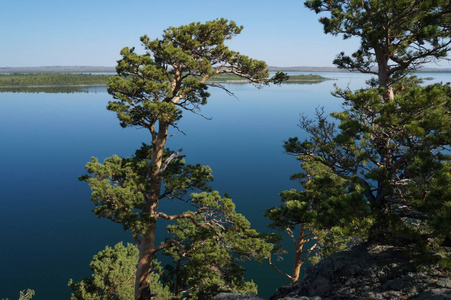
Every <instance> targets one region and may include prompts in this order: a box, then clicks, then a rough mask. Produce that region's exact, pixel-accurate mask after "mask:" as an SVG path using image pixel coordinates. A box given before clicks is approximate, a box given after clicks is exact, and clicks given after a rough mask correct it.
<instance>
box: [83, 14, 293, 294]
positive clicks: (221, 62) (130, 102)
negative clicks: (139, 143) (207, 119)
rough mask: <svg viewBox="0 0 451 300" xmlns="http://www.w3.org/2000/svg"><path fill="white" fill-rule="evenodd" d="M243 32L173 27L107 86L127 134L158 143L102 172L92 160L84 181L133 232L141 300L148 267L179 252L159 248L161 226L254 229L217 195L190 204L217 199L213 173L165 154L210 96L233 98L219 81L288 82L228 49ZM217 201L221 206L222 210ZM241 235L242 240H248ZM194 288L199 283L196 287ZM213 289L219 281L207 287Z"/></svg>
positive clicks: (222, 23) (209, 25) (219, 23)
mask: <svg viewBox="0 0 451 300" xmlns="http://www.w3.org/2000/svg"><path fill="white" fill-rule="evenodd" d="M241 30H242V27H240V26H237V25H236V24H235V23H234V22H233V21H230V22H229V21H227V20H225V19H217V20H214V21H209V22H205V23H191V24H189V25H185V26H180V27H170V28H168V29H167V30H165V31H164V34H163V36H162V38H161V39H154V40H152V39H150V38H149V37H147V36H143V37H141V42H142V44H143V46H144V52H145V53H144V54H138V53H136V52H135V49H134V48H131V49H130V48H124V49H122V51H121V55H122V59H121V60H119V61H118V65H117V67H116V71H117V76H114V77H112V78H110V79H109V81H108V92H109V93H110V94H111V95H112V96H113V98H114V100H115V101H110V102H109V104H108V106H107V109H109V110H111V111H114V112H116V114H117V117H118V119H119V121H120V125H121V126H123V127H129V126H138V127H143V128H146V129H147V130H149V133H150V136H151V141H152V143H151V145H150V146H143V148H141V149H140V150H138V151H137V152H136V154H135V156H134V157H132V158H120V157H117V156H112V157H110V158H107V159H106V160H105V161H104V163H103V164H102V163H99V162H98V160H97V159H96V158H93V159H92V160H91V162H89V163H88V164H87V165H86V168H87V170H88V174H87V175H85V176H82V177H81V178H80V179H82V180H86V181H87V182H88V183H89V184H90V187H91V189H92V201H93V203H94V205H95V206H96V208H95V209H94V213H95V214H96V215H98V216H99V217H105V218H108V219H110V220H112V221H114V222H117V223H121V224H122V225H123V226H124V229H127V230H130V231H131V233H132V236H133V239H134V241H135V242H136V243H137V245H139V247H138V249H139V250H140V259H139V261H138V265H137V271H136V278H137V280H136V287H135V291H136V295H135V298H137V299H149V298H150V295H151V294H150V292H149V290H150V289H149V280H150V278H151V271H152V270H151V269H150V268H149V266H150V264H149V262H152V261H153V258H154V255H155V254H156V253H157V252H158V251H161V250H165V249H166V250H167V249H169V248H171V247H173V246H174V245H178V244H180V242H179V241H177V240H176V239H168V240H166V241H165V242H164V243H162V244H160V245H156V244H155V241H156V236H155V232H156V225H157V223H158V221H159V220H160V219H165V220H168V221H174V220H178V221H181V220H184V221H186V222H188V223H189V222H191V223H192V225H194V226H196V227H199V228H207V229H209V230H210V231H212V232H216V233H217V232H218V230H219V229H224V230H225V228H224V225H223V223H224V222H225V223H227V222H230V219H229V218H231V217H232V216H233V220H234V223H236V224H234V226H244V224H247V226H248V223H246V222H247V221H246V220H245V219H244V217H242V216H241V217H238V216H235V215H234V214H232V215H229V214H230V213H231V212H232V211H233V210H234V206H233V203H232V202H231V201H229V200H227V201H226V200H221V199H218V195H217V193H214V192H213V193H200V194H191V196H190V197H189V195H188V193H190V192H209V191H210V188H209V187H208V185H207V183H208V182H209V181H211V179H212V176H211V170H210V168H209V167H206V166H201V165H185V163H184V161H183V160H182V159H181V156H180V155H179V153H180V151H181V149H180V150H179V151H177V152H171V151H169V150H167V149H166V143H167V139H168V137H169V128H170V127H171V126H172V127H175V128H177V129H178V127H177V122H178V121H179V120H180V119H181V117H182V112H183V111H184V110H188V111H191V112H195V113H198V112H199V110H200V107H201V106H202V105H205V104H206V103H207V99H208V97H209V96H210V94H209V93H208V88H209V87H210V86H213V87H219V88H222V89H224V90H225V91H227V92H229V91H228V90H227V89H226V88H225V87H223V86H221V85H218V84H215V83H209V82H208V80H209V79H211V78H212V77H214V76H216V75H220V74H234V75H237V76H239V77H242V78H246V79H247V80H249V81H250V82H252V83H254V84H256V85H258V86H260V85H263V84H268V83H269V82H275V83H278V82H280V81H282V80H283V79H285V76H284V74H281V73H278V74H276V76H275V77H274V78H272V79H269V78H268V75H269V72H268V69H267V67H266V64H265V63H264V62H263V61H258V60H254V59H251V58H249V57H247V56H243V55H241V54H240V53H238V52H235V51H231V50H230V49H229V48H228V47H227V46H225V45H224V42H225V41H227V40H229V39H231V38H232V37H233V36H234V35H236V34H239V33H240V32H241ZM229 93H230V92H229ZM163 199H179V200H182V201H184V202H187V203H188V204H191V205H192V207H194V209H195V211H194V212H187V213H178V212H177V211H176V214H174V215H169V214H167V213H165V212H162V211H160V210H159V207H160V206H159V204H160V201H161V200H163ZM218 201H219V203H222V204H221V205H222V206H220V207H218ZM200 216H204V217H207V218H208V220H202V221H199V220H198V219H197V218H198V217H200ZM230 228H234V227H233V226H232V227H230ZM238 228H239V227H237V229H236V231H237V233H236V234H237V235H239V234H243V232H242V231H240V230H239V229H238ZM249 230H250V229H249ZM224 234H225V233H224ZM247 234H250V231H249V232H247ZM195 237H196V236H193V237H192V238H193V239H194V238H195ZM243 240H245V239H243ZM243 243H244V242H243ZM196 250H197V249H196ZM247 250H250V248H248V249H247ZM224 255H225V254H224ZM224 258H225V257H224ZM229 258H231V256H229ZM199 262H201V261H199ZM199 267H205V265H201V266H199ZM235 271H236V272H237V276H238V277H235V278H237V280H241V279H242V276H241V277H240V275H239V274H240V272H241V271H239V270H235ZM220 273H221V274H222V272H220ZM221 276H222V275H221ZM231 276H232V277H233V276H235V275H231ZM221 280H224V279H221ZM226 281H227V280H226ZM229 281H230V280H229ZM189 284H190V285H194V284H195V283H193V282H192V281H190V283H189ZM213 284H216V281H215V283H213V282H212V283H209V284H208V285H209V286H211V285H213ZM239 284H241V283H239V282H238V283H236V284H235V285H234V286H238V285H239ZM205 291H206V290H205ZM210 292H211V291H210ZM210 292H208V293H210ZM206 293H207V292H206Z"/></svg>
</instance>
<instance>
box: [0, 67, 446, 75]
mask: <svg viewBox="0 0 451 300" xmlns="http://www.w3.org/2000/svg"><path fill="white" fill-rule="evenodd" d="M269 69H270V70H271V71H285V72H289V71H291V72H349V71H347V70H340V69H338V68H336V67H304V66H297V67H275V66H270V67H269ZM44 72H55V73H110V72H111V73H115V72H116V69H115V68H114V67H99V66H48V67H46V66H42V67H0V73H44ZM419 72H451V68H423V69H421V70H420V71H419Z"/></svg>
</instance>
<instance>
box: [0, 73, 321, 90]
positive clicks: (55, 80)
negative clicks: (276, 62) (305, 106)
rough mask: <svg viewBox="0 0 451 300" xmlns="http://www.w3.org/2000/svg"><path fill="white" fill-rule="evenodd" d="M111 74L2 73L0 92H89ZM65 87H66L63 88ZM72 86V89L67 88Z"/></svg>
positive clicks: (224, 77) (294, 79)
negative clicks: (84, 87) (87, 87)
mask: <svg viewBox="0 0 451 300" xmlns="http://www.w3.org/2000/svg"><path fill="white" fill-rule="evenodd" d="M111 76H112V75H110V74H85V73H78V74H77V73H13V74H0V92H25V93H40V92H44V93H68V92H69V93H80V92H87V91H85V90H83V89H82V88H80V87H79V86H106V84H107V81H108V78H110V77H111ZM325 80H329V79H328V78H324V77H322V76H320V75H313V74H309V75H290V76H289V79H288V80H287V81H286V82H285V83H296V84H313V83H320V82H322V81H325ZM209 82H221V83H247V82H248V81H247V80H246V79H243V78H240V77H238V76H236V75H233V74H221V75H218V76H217V78H212V79H210V80H209ZM62 87H64V89H61V88H62ZM67 88H70V90H66V89H67Z"/></svg>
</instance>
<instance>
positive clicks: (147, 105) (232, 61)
mask: <svg viewBox="0 0 451 300" xmlns="http://www.w3.org/2000/svg"><path fill="white" fill-rule="evenodd" d="M241 30H242V27H240V26H237V25H236V24H235V23H234V22H233V21H230V22H229V21H227V20H225V19H217V20H214V21H209V22H206V23H191V24H189V25H185V26H180V27H170V28H168V29H167V30H165V31H164V34H163V36H162V38H161V39H155V40H152V39H150V38H149V37H148V36H143V37H141V42H142V43H143V46H144V49H145V51H146V53H145V54H142V55H141V54H137V53H136V52H135V49H134V48H124V49H122V51H121V55H122V59H121V60H120V61H119V62H118V66H117V67H116V69H117V76H115V77H112V78H111V79H110V80H109V82H108V86H109V89H108V91H109V93H110V94H111V95H113V97H114V98H115V99H116V100H117V101H112V102H110V104H109V106H108V109H109V110H112V111H115V112H116V113H117V115H118V118H119V120H120V121H121V125H122V126H143V127H149V126H150V124H154V123H155V122H156V121H157V120H164V121H165V122H168V123H169V124H171V125H175V123H176V122H177V121H178V120H179V119H180V117H181V110H180V109H186V110H190V111H198V110H199V109H200V106H202V105H205V104H206V103H207V98H208V97H209V96H210V94H209V93H208V91H207V90H208V87H209V86H214V87H220V88H223V87H222V86H220V85H217V84H213V83H209V82H208V80H210V79H211V78H213V77H215V76H217V75H220V74H233V75H236V76H238V77H240V78H244V79H247V80H248V81H250V82H253V83H255V84H257V85H261V84H266V83H268V82H269V81H270V80H269V79H268V76H269V72H268V69H267V66H266V64H265V63H264V62H263V61H258V60H254V59H251V58H249V57H247V56H244V55H241V54H240V53H238V52H235V51H232V50H230V49H229V48H228V47H227V46H225V45H224V42H225V41H226V40H229V39H231V38H232V37H233V36H235V35H237V34H239V33H240V32H241ZM281 76H282V75H281V74H278V75H277V76H275V77H274V78H273V79H272V81H278V80H279V79H280V77H281Z"/></svg>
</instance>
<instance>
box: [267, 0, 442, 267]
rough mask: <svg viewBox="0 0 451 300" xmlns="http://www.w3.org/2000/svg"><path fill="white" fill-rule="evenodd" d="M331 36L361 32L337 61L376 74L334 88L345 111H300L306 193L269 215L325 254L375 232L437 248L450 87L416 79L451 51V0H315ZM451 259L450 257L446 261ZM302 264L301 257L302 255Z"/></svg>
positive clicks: (293, 147) (296, 145)
mask: <svg viewBox="0 0 451 300" xmlns="http://www.w3.org/2000/svg"><path fill="white" fill-rule="evenodd" d="M305 5H306V6H307V7H308V8H310V9H312V10H314V11H315V12H316V13H324V12H326V13H329V14H330V16H328V17H321V18H320V22H321V23H322V24H323V25H324V31H325V33H330V34H333V35H339V34H342V35H343V37H344V38H345V39H347V38H350V37H357V38H360V42H361V44H360V49H359V50H357V51H356V52H355V53H353V54H352V55H351V56H347V55H345V54H344V53H341V54H339V55H338V56H337V58H336V59H335V61H334V63H335V64H336V65H337V66H338V67H340V68H344V69H348V70H354V71H355V70H357V71H360V72H363V73H369V74H374V75H376V78H374V79H373V80H370V81H369V82H368V84H369V86H368V87H367V88H365V89H361V90H358V91H355V92H353V91H350V90H341V89H338V88H337V89H336V91H335V92H334V95H335V96H337V97H338V98H341V99H343V100H344V102H343V107H344V111H342V112H336V113H332V114H331V116H332V118H333V119H335V120H330V119H329V118H328V117H327V116H325V114H324V111H323V110H322V109H318V110H317V112H316V119H315V120H311V119H308V118H307V117H305V116H302V117H301V120H300V124H299V126H300V127H301V129H303V130H304V131H306V132H307V133H308V134H309V135H310V138H308V139H306V140H305V141H300V140H299V139H298V138H290V139H289V140H288V141H286V142H285V144H284V149H285V151H286V153H288V154H290V155H293V156H295V157H296V159H297V160H298V161H299V162H300V165H301V168H302V172H301V173H300V174H295V175H293V176H292V178H293V179H295V180H297V181H299V183H300V184H301V185H302V190H300V191H286V192H283V193H282V205H281V206H280V207H278V208H272V209H270V210H268V212H267V215H268V217H269V218H270V219H272V220H273V222H274V223H273V225H274V226H276V227H277V226H278V227H279V229H283V228H292V226H293V225H296V224H303V225H304V226H306V227H307V228H308V229H309V230H310V231H311V232H312V233H313V234H314V235H315V236H316V237H317V238H318V243H319V244H320V245H321V252H322V254H323V255H328V254H330V253H331V252H333V251H337V250H339V249H342V248H343V247H347V246H349V245H352V244H354V243H357V242H360V241H363V240H367V239H371V240H373V241H381V242H384V243H387V242H389V243H398V244H399V243H400V244H405V243H408V244H411V245H416V246H418V247H417V248H420V249H421V250H422V251H432V252H437V251H440V250H439V248H440V247H439V246H440V245H443V243H444V241H446V240H447V239H449V238H450V236H449V232H450V228H451V224H450V220H451V218H450V217H451V209H450V207H451V202H450V201H449V199H451V198H450V195H451V189H450V186H451V173H450V171H451V162H450V159H451V157H450V155H449V154H450V150H451V149H450V144H451V126H450V124H451V88H450V86H449V85H440V84H437V85H432V86H427V87H423V86H421V85H419V84H420V80H418V79H417V78H415V77H409V74H411V73H412V72H413V71H414V70H416V69H418V68H419V67H420V66H422V65H423V64H424V63H427V62H431V61H434V60H437V59H439V58H443V57H446V55H447V53H448V52H449V50H450V49H451V39H450V37H451V26H450V24H451V2H450V1H404V0H403V1H393V0H383V1H372V0H363V1H352V0H334V1H323V0H312V1H306V2H305ZM288 196H289V197H288ZM448 259H449V258H448ZM297 263H299V262H297Z"/></svg>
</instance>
